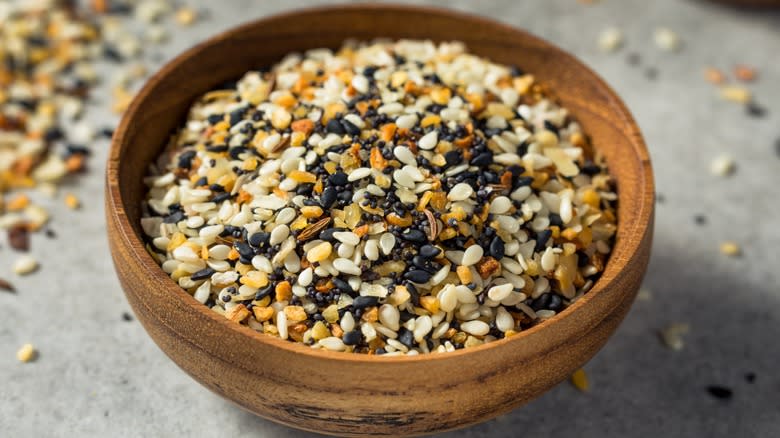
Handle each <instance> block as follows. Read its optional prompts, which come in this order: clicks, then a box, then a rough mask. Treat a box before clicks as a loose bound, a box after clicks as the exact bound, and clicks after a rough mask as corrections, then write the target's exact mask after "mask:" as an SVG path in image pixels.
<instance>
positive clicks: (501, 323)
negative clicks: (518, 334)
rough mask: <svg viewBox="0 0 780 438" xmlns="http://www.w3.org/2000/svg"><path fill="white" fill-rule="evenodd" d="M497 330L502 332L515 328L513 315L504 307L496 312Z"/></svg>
mask: <svg viewBox="0 0 780 438" xmlns="http://www.w3.org/2000/svg"><path fill="white" fill-rule="evenodd" d="M496 328H498V329H499V330H501V331H502V332H506V331H508V330H512V329H514V328H515V320H514V318H512V315H511V314H510V313H509V312H507V310H506V309H505V308H503V307H499V308H498V310H497V311H496Z"/></svg>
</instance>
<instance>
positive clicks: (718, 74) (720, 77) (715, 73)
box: [704, 67, 726, 85]
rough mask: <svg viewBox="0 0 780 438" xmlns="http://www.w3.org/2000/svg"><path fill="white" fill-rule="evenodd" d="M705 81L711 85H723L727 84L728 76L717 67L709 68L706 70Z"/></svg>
mask: <svg viewBox="0 0 780 438" xmlns="http://www.w3.org/2000/svg"><path fill="white" fill-rule="evenodd" d="M704 79H706V80H707V82H709V83H711V84H715V85H721V84H723V83H725V82H726V75H724V74H723V72H722V71H720V70H718V69H717V68H715V67H707V68H705V69H704Z"/></svg>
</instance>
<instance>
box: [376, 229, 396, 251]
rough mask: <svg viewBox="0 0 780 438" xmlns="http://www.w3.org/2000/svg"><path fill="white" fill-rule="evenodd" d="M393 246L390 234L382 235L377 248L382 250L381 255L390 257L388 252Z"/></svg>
mask: <svg viewBox="0 0 780 438" xmlns="http://www.w3.org/2000/svg"><path fill="white" fill-rule="evenodd" d="M394 246H395V236H394V235H393V234H392V233H384V234H382V236H381V237H380V238H379V248H380V249H381V250H382V254H384V255H390V252H391V251H392V250H393V247H394Z"/></svg>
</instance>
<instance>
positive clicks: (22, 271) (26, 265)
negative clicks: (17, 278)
mask: <svg viewBox="0 0 780 438" xmlns="http://www.w3.org/2000/svg"><path fill="white" fill-rule="evenodd" d="M36 269H38V260H36V259H35V258H33V257H32V256H29V255H23V256H21V257H19V258H18V259H16V261H15V262H14V264H13V271H14V273H15V274H17V275H27V274H29V273H31V272H33V271H35V270H36Z"/></svg>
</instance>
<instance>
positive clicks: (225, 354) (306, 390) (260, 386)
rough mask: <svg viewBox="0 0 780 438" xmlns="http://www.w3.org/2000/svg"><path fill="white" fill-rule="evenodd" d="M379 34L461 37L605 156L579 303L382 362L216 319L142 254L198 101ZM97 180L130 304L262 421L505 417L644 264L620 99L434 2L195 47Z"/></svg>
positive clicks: (313, 18) (630, 126)
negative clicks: (298, 59) (556, 106)
mask: <svg viewBox="0 0 780 438" xmlns="http://www.w3.org/2000/svg"><path fill="white" fill-rule="evenodd" d="M376 37H389V38H417V39H425V38H428V39H432V40H461V41H464V42H465V43H466V44H467V46H468V48H469V49H470V50H471V51H472V52H474V53H477V54H479V55H483V56H486V57H488V58H490V59H492V60H493V61H497V62H502V63H508V64H517V65H519V66H520V67H521V68H523V69H525V70H526V71H528V72H530V73H533V74H534V75H536V77H537V78H540V79H541V80H542V82H543V83H546V84H548V85H549V86H551V88H552V89H553V90H555V92H556V95H557V97H558V98H559V99H560V101H561V103H562V104H563V105H564V106H565V107H566V108H568V109H569V110H570V111H571V112H572V113H573V114H574V116H575V117H576V118H577V119H578V120H579V121H580V122H581V124H582V125H583V127H584V129H585V132H586V133H588V134H590V136H591V137H592V140H593V143H594V144H595V147H597V148H599V149H600V150H601V151H603V153H604V154H605V155H606V157H607V161H608V165H609V168H610V171H611V172H612V174H613V175H614V177H615V179H616V181H617V188H618V193H619V196H620V200H619V204H618V209H617V210H618V232H617V241H616V245H615V247H614V251H613V253H612V256H611V257H610V259H609V262H608V263H607V266H606V270H605V271H604V274H603V276H602V277H601V279H599V280H598V281H597V282H596V284H595V286H594V287H593V289H592V290H591V291H590V292H589V293H588V294H586V295H585V296H584V297H583V298H582V299H580V300H579V301H577V302H576V303H575V304H574V305H572V306H571V307H570V308H568V309H567V310H565V311H563V312H561V313H560V314H559V315H557V316H555V317H554V318H552V319H551V320H549V321H546V322H545V323H543V324H541V325H538V326H536V327H533V328H531V329H529V330H526V331H524V332H522V333H520V334H518V335H516V336H514V337H511V338H508V339H504V340H501V341H497V342H493V343H490V344H486V345H483V346H479V347H476V348H472V349H468V350H459V351H456V352H453V353H447V354H434V355H425V356H417V357H392V358H387V357H378V356H367V355H359V354H347V353H337V352H327V351H319V350H317V351H315V350H312V349H311V348H308V347H306V346H303V345H300V344H294V343H291V342H287V341H283V340H281V339H279V338H275V337H271V336H267V335H264V334H260V333H257V332H255V331H253V330H251V329H249V328H247V327H244V326H241V325H238V324H235V323H232V322H230V321H228V320H227V319H225V318H224V317H223V316H220V315H217V314H216V313H214V312H212V311H211V310H209V309H208V308H207V307H206V306H204V305H202V304H200V303H198V302H196V301H195V299H194V298H192V297H191V296H190V295H188V294H187V293H186V292H185V291H183V290H182V289H180V288H179V286H178V285H177V284H176V283H175V282H173V281H172V280H171V279H170V278H169V277H168V276H167V275H166V274H165V273H164V272H163V271H162V270H161V269H160V267H159V266H158V265H157V264H156V263H155V261H154V260H153V259H152V257H151V256H150V255H149V254H147V252H146V250H145V249H144V245H143V243H142V240H141V228H140V225H139V219H140V206H141V201H142V199H143V196H144V190H145V189H144V187H143V185H142V181H141V180H142V178H143V176H144V174H145V172H146V169H147V165H148V164H149V163H150V162H152V160H154V159H155V158H156V157H157V155H158V154H159V152H160V151H161V149H162V148H163V145H164V144H165V143H166V140H167V138H168V137H169V135H170V134H171V133H172V132H173V131H174V130H175V129H176V128H177V127H178V126H180V124H181V123H182V121H183V120H184V118H185V115H186V111H187V109H188V106H189V105H190V104H191V102H192V101H193V100H194V99H195V98H196V96H199V95H200V94H201V93H204V92H205V91H208V90H210V89H212V88H213V87H215V86H217V85H218V84H220V83H222V82H224V81H226V80H229V79H236V78H238V77H240V76H241V74H242V73H244V72H245V71H247V70H249V69H252V68H258V67H261V66H269V65H271V64H272V63H274V62H275V61H277V60H279V59H280V58H281V57H282V56H283V55H285V54H287V53H288V52H291V51H300V50H303V49H307V48H313V47H322V46H326V47H334V48H335V47H338V46H339V45H341V43H342V42H343V41H344V40H345V39H347V38H358V39H364V40H365V39H371V38H376ZM106 177H107V194H106V215H107V219H108V236H109V241H110V245H111V252H112V255H113V259H114V264H115V267H116V270H117V273H118V274H119V279H120V281H121V284H122V287H123V288H124V290H125V293H126V295H127V299H128V301H129V302H130V304H131V305H132V307H133V309H134V311H135V313H136V315H137V317H138V319H139V320H140V321H141V323H142V324H143V326H144V328H146V330H147V332H148V333H149V335H150V336H151V337H152V339H154V341H155V342H156V343H157V345H158V346H159V347H160V348H161V349H162V350H163V351H164V352H165V353H166V354H167V355H168V356H169V357H170V358H171V359H172V360H173V361H174V362H176V363H177V364H178V365H179V366H180V367H181V368H182V369H183V370H184V371H186V372H187V373H188V374H190V375H191V376H192V377H193V378H195V380H197V381H199V382H200V383H202V384H203V385H205V386H206V387H208V388H209V389H211V390H212V391H214V392H216V393H217V394H220V395H222V396H224V397H225V398H227V399H229V400H231V401H233V402H235V403H236V404H238V405H239V406H241V407H243V408H245V409H247V410H249V411H252V412H254V413H256V414H257V415H260V416H262V417H264V418H267V419H270V420H273V421H276V422H279V423H284V424H287V425H289V426H292V427H296V428H300V429H305V430H310V431H316V432H320V433H323V432H324V433H329V434H337V435H342V436H358V435H368V434H378V435H393V436H401V435H419V434H426V433H432V432H438V431H443V430H447V429H454V428H458V427H463V426H466V425H470V424H474V423H477V422H480V421H484V420H487V419H489V418H492V417H495V416H498V415H500V414H503V413H506V412H507V411H510V410H511V409H513V408H515V407H517V406H519V405H521V404H523V403H525V402H527V401H529V400H531V399H533V398H534V397H537V396H539V395H540V394H542V393H543V392H545V391H546V390H548V389H550V388H551V387H552V386H554V385H555V384H557V383H558V382H560V381H562V380H564V379H566V378H567V377H568V376H569V375H570V374H571V373H572V371H574V370H575V369H577V368H579V367H581V366H582V365H583V364H584V363H585V362H587V361H588V359H590V358H591V357H592V356H593V355H594V354H595V353H596V352H597V351H598V350H599V349H600V348H601V347H602V346H603V345H604V343H605V342H606V341H607V339H608V338H609V336H610V335H611V334H612V333H613V332H614V331H615V329H616V328H617V326H618V324H619V323H620V322H621V320H622V319H623V317H624V316H625V314H626V312H627V311H628V309H629V307H630V305H631V303H632V301H633V299H634V297H635V295H636V292H637V290H638V288H639V285H640V282H641V280H642V276H643V274H644V272H645V269H646V267H647V262H648V257H649V255H650V241H651V237H652V231H653V214H654V213H653V209H654V201H653V199H654V189H653V176H652V172H651V168H650V161H649V158H648V153H647V150H646V148H645V145H644V143H643V140H642V137H641V135H640V133H639V129H638V128H637V125H636V123H635V122H634V120H633V119H632V117H631V115H630V114H629V112H628V110H627V109H626V108H625V106H624V105H623V103H622V102H621V101H620V99H619V98H618V97H617V96H616V95H615V93H614V92H613V91H612V90H611V89H610V88H609V87H608V86H607V85H606V84H605V83H604V82H603V81H602V80H601V79H600V78H599V77H598V76H597V75H596V74H594V73H593V72H592V71H591V70H589V69H588V68H587V67H585V66H584V65H582V64H581V63H580V62H579V61H577V60H576V59H574V58H573V57H572V56H570V55H568V54H566V53H564V52H563V51H561V50H560V49H558V48H556V47H554V46H552V45H550V44H549V43H547V42H545V41H542V40H540V39H538V38H536V37H533V36H531V35H529V34H527V33H525V32H522V31H520V30H517V29H514V28H511V27H508V26H505V25H502V24H499V23H497V22H494V21H490V20H486V19H484V18H479V17H474V16H470V15H464V14H461V13H456V12H451V11H446V10H439V9H431V8H417V7H409V6H388V5H359V6H330V7H323V8H316V9H306V10H301V11H295V12H290V13H285V14H281V15H276V16H273V17H269V18H264V19H262V20H259V21H256V22H253V23H250V24H247V25H244V26H241V27H238V28H236V29H233V30H230V31H228V32H225V33H222V34H220V35H218V36H216V37H214V38H212V39H210V40H208V41H206V42H204V43H202V44H198V45H197V46H195V47H193V48H192V49H190V50H188V51H187V52H185V53H184V54H182V55H180V56H179V57H177V58H176V59H175V60H173V61H171V62H170V63H169V64H168V65H166V66H165V67H164V68H163V69H162V70H161V71H159V72H158V73H157V74H156V75H154V77H152V78H151V80H149V82H148V83H147V84H146V86H145V87H144V88H143V89H142V90H141V91H140V93H139V94H138V96H137V97H136V99H135V100H134V102H133V104H132V105H131V106H130V108H129V110H128V111H127V112H126V113H125V115H124V118H123V119H122V122H121V124H120V126H119V128H118V130H117V131H116V134H115V136H114V139H113V144H112V148H111V154H110V157H109V160H108V170H107V175H106ZM150 384H153V382H150Z"/></svg>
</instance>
